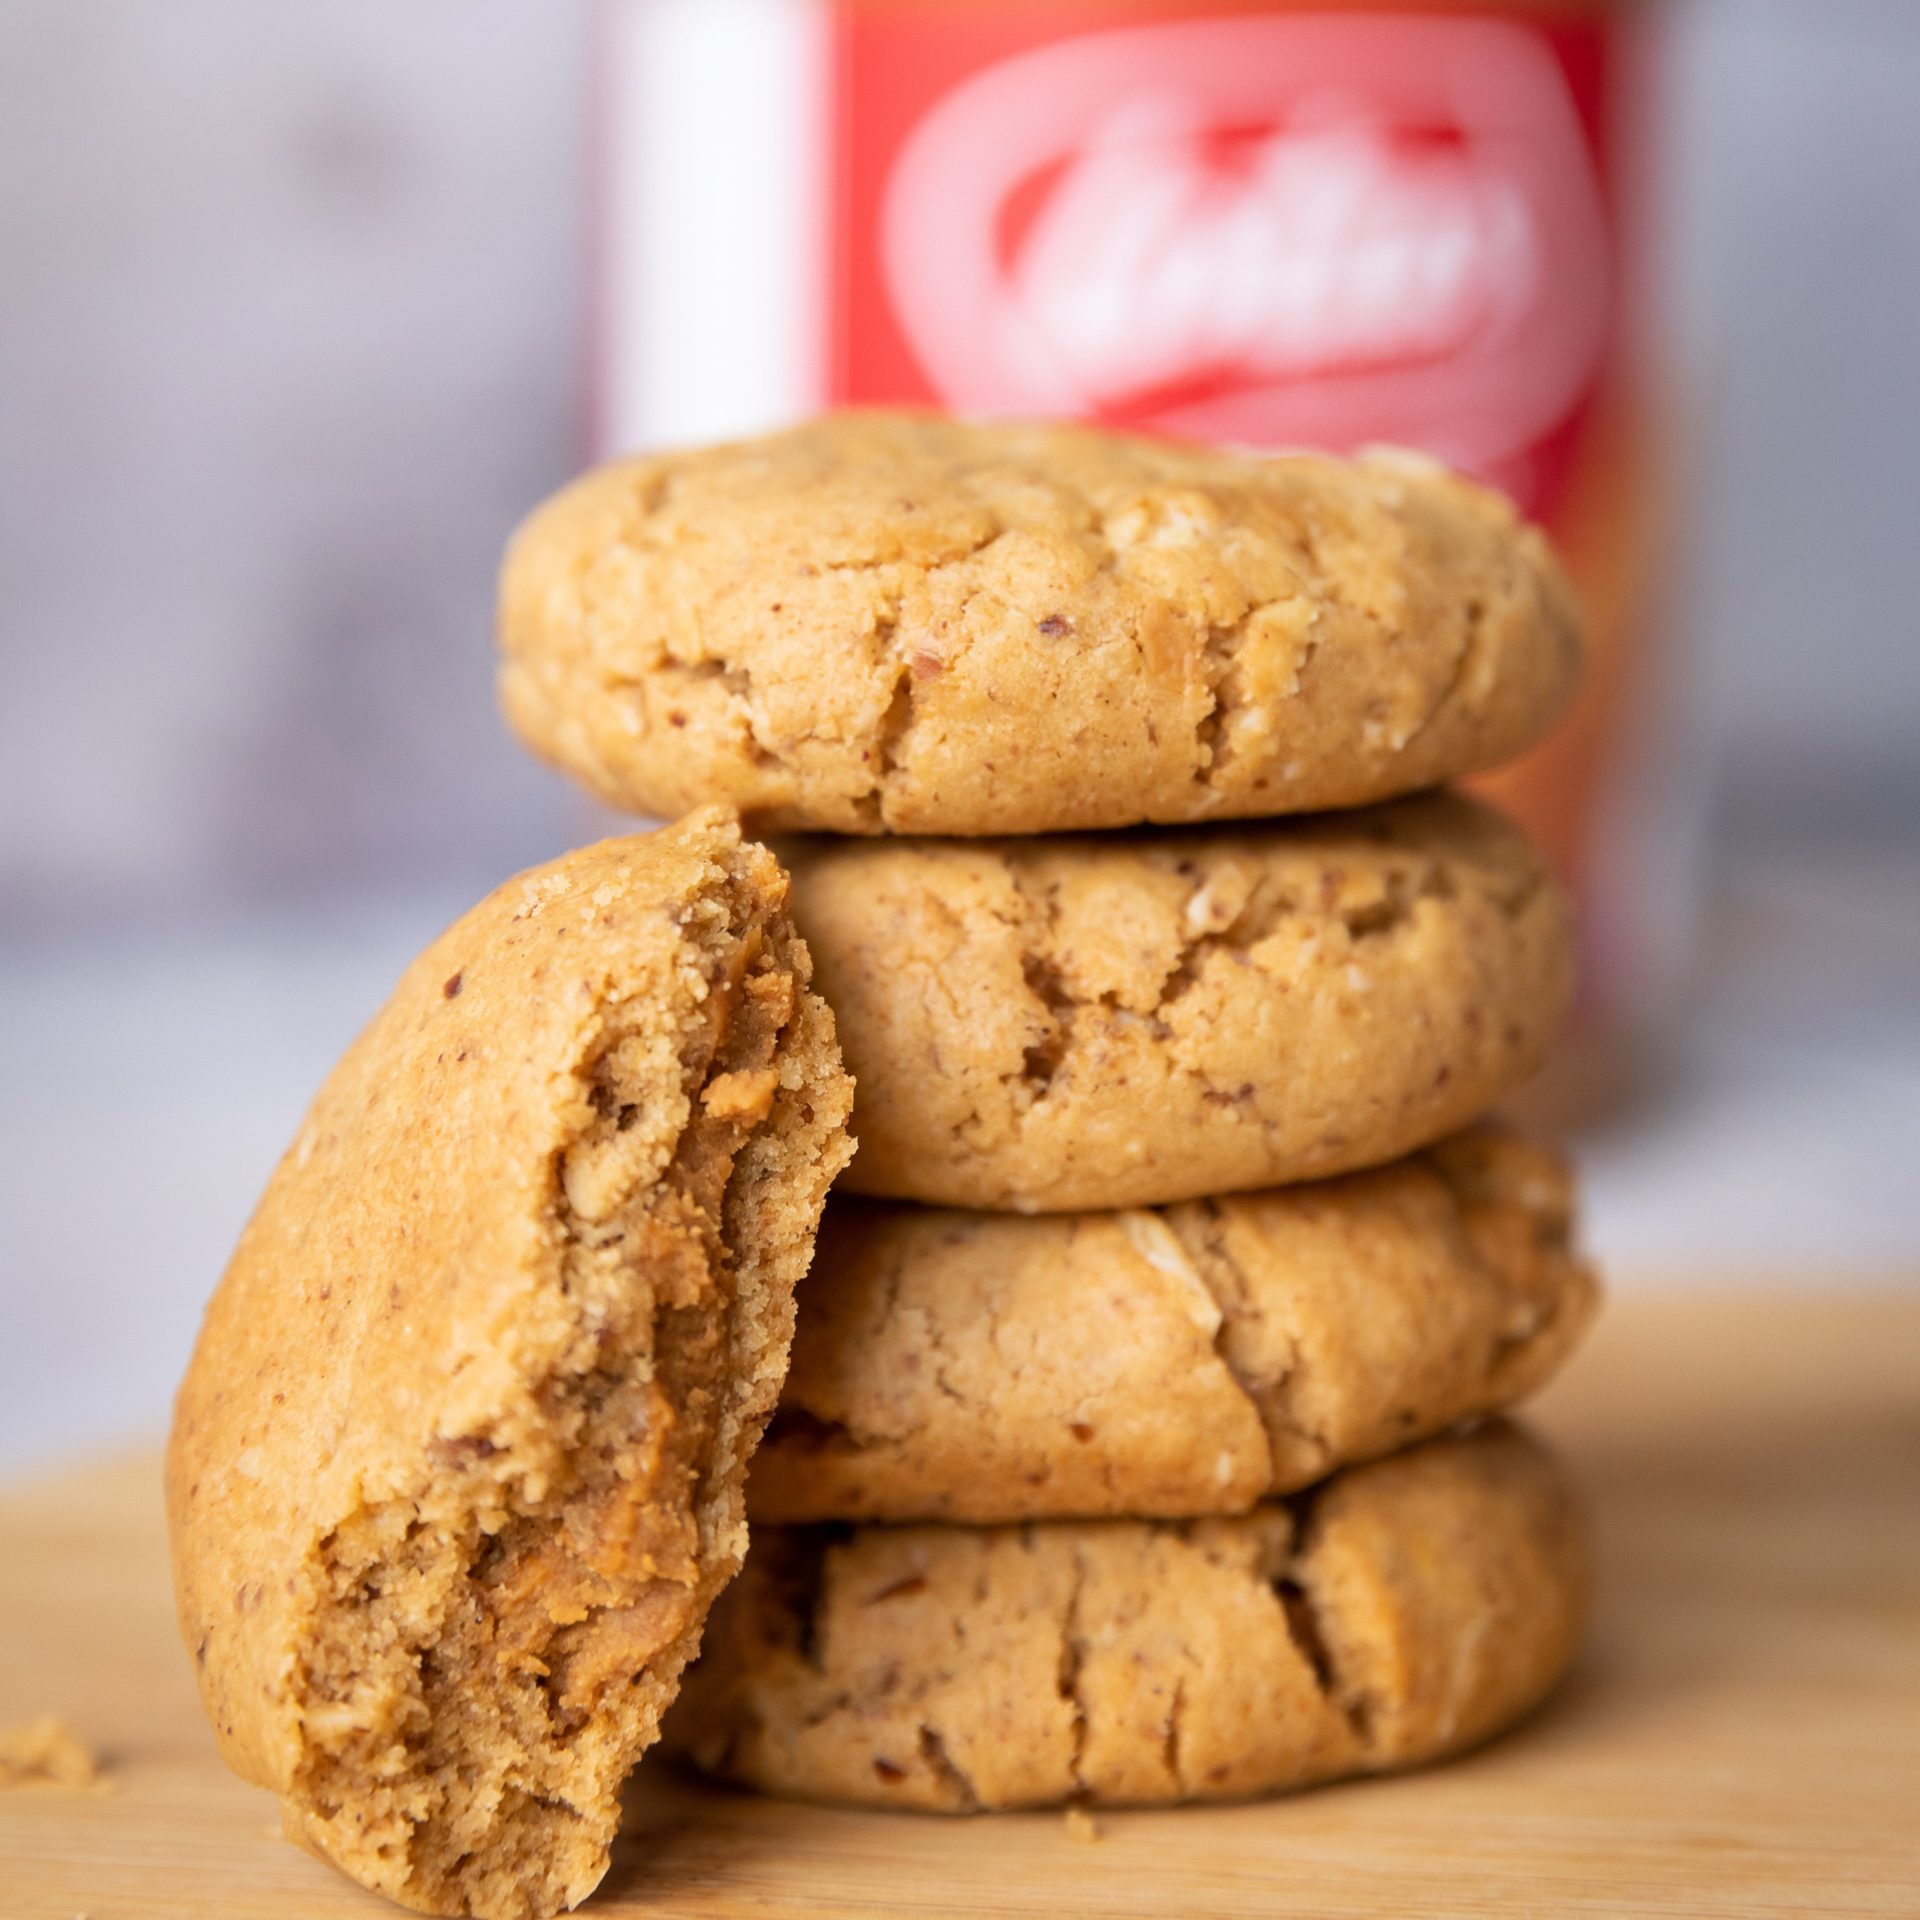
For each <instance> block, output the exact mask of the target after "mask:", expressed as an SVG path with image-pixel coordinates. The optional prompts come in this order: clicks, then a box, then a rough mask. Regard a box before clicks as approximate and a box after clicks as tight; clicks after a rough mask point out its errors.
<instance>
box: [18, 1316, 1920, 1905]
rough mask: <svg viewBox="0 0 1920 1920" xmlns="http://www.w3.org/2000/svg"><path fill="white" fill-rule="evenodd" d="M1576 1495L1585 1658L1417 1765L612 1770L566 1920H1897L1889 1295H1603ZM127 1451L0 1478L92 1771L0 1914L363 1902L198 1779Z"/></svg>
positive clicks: (1907, 1879)
mask: <svg viewBox="0 0 1920 1920" xmlns="http://www.w3.org/2000/svg"><path fill="white" fill-rule="evenodd" d="M1538 1424H1539V1425H1541V1426H1543V1427H1545V1428H1546V1429H1547V1430H1548V1431H1549V1432H1550V1433H1552V1434H1553V1435H1554V1436H1555V1437H1556V1438H1557V1439H1559V1440H1560V1441H1561V1442H1562V1443H1563V1444H1564V1448H1565V1450H1566V1451H1567V1453H1568V1454H1569V1455H1570V1456H1571V1458H1572V1460H1573V1462H1574V1464H1575V1467H1576V1469H1577V1470H1578V1472H1579V1474H1580V1477H1581V1478H1582V1479H1583V1480H1584V1482H1585V1483H1586V1485H1587V1487H1588V1489H1589V1491H1590V1493H1591V1495H1592V1497H1593V1501H1594V1504H1595V1507H1596V1509H1597V1519H1598V1526H1599V1537H1600V1552H1601V1575H1602V1584H1601V1592H1600V1598H1599V1606H1598V1612H1597V1616H1596V1619H1595V1622H1594V1630H1593V1634H1592V1639H1591V1643H1590V1646H1589V1649H1588V1651H1587V1653H1586V1655H1585V1657H1584V1658H1583V1659H1582V1661H1581V1663H1580V1665H1579V1667H1578V1668H1577V1669H1576V1671H1575V1673H1574V1675H1573V1677H1572V1679H1571V1681H1570V1682H1569V1683H1568V1685H1567V1686H1566V1687H1565V1688H1564V1689H1563V1690H1562V1691H1561V1693H1560V1694H1559V1695H1558V1696H1557V1697H1556V1699H1555V1700H1554V1701H1553V1702H1552V1703H1550V1704H1549V1705H1548V1707H1547V1708H1546V1709H1545V1710H1544V1711H1543V1712H1542V1713H1540V1714H1539V1715H1538V1716H1537V1717H1536V1718H1535V1719H1534V1720H1533V1721H1532V1722H1530V1723H1529V1724H1528V1725H1527V1726H1525V1727H1523V1728H1522V1729H1520V1730H1519V1731H1518V1732H1516V1733H1514V1734H1512V1735H1510V1736H1508V1737H1507V1738H1506V1739H1504V1740H1501V1741H1498V1742H1496V1743H1495V1744H1494V1745H1492V1746H1491V1747H1489V1748H1487V1749H1485V1750H1484V1751H1482V1752H1480V1753H1478V1754H1474V1755H1471V1756H1469V1757H1468V1758H1466V1759H1464V1760H1459V1761H1455V1762H1453V1763H1451V1764H1449V1765H1446V1766H1443V1767H1438V1768H1435V1769H1433V1770H1432V1771H1430V1772H1427V1773H1422V1774H1417V1775H1409V1776H1405V1777H1402V1778H1399V1779H1394V1780H1381V1781H1372V1782H1367V1783H1365V1784H1361V1785H1356V1786H1348V1787H1337V1788H1332V1789H1325V1790H1322V1791H1320V1792H1317V1793H1311V1794H1306V1795H1302V1796H1299V1797H1297V1798H1294V1799H1291V1800H1282V1801H1273V1802H1269V1803H1265V1804H1261V1805H1253V1806H1240V1807H1231V1808H1209V1809H1189V1810H1185V1811H1176V1812H1164V1813H1139V1814H1129V1815H1102V1816H1101V1818H1100V1821H1099V1830H1100V1831H1099V1838H1098V1839H1097V1840H1096V1841H1095V1842H1094V1843H1092V1844H1087V1843H1085V1842H1084V1841H1079V1840H1076V1839H1075V1838H1074V1837H1072V1836H1071V1835H1070V1834H1069V1831H1068V1829H1067V1826H1066V1823H1065V1822H1064V1821H1063V1820H1062V1819H1060V1818H1059V1817H1057V1816H1052V1815H1012V1816H1009V1815H1001V1816H996V1817H991V1818H978V1819H972V1820H961V1821H949V1820H941V1819H937V1818H928V1817H915V1816H910V1815H884V1814H851V1813H834V1812H828V1811H822V1810H819V1809H813V1808H805V1807H793V1806H782V1805H778V1804H775V1803H772V1802H767V1801H759V1800H754V1799H751V1798H748V1797H746V1796H741V1795H733V1794H727V1793H721V1792H717V1791H712V1790H708V1789H704V1788H701V1787H699V1786H696V1785H692V1784H690V1783H686V1782H683V1781H679V1780H676V1779H675V1778H674V1777H673V1776H671V1775H670V1774H667V1773H665V1772H664V1770H660V1769H655V1768H645V1769H643V1770H642V1771H643V1775H644V1778H643V1780H642V1782H641V1783H640V1786H639V1788H638V1789H637V1791H636V1792H635V1795H634V1800H633V1808H632V1814H631V1818H630V1822H629V1825H630V1827H631V1829H632V1831H631V1833H630V1835H629V1837H628V1838H626V1839H624V1840H623V1841H622V1842H621V1845H620V1848H619V1851H618V1853H617V1855H616V1857H615V1862H614V1867H613V1871H612V1873H611V1874H610V1875H609V1877H608V1880H607V1883H606V1885H605V1887H604V1888H603V1889H602V1891H601V1892H600V1894H599V1895H597V1896H596V1897H595V1899H594V1900H593V1901H592V1902H591V1903H590V1904H589V1906H588V1908H587V1909H586V1911H587V1912H588V1913H589V1914H600V1915H606V1916H613V1915H648V1916H654V1917H655V1920H667V1917H668V1916H672V1917H673V1920H679V1917H680V1916H692V1915H725V1916H742V1915H765V1916H776V1915H777V1916H782V1917H783V1920H785V1917H791V1920H808V1917H810V1916H823V1915H862V1916H866V1915H880V1914H915V1915H946V1916H969V1915H979V1914H1009V1915H1047V1916H1050V1917H1051V1920H1065V1917H1066V1916H1077V1915H1089V1916H1093V1915H1098V1916H1121V1915H1149V1914H1167V1915H1172V1914H1179V1915H1222V1916H1227V1915H1235V1916H1238V1915H1245V1916H1253V1915H1284V1914H1312V1915H1324V1916H1336V1915H1377V1916H1395V1920H1401V1917H1403V1916H1409V1915H1416V1914H1435V1915H1462V1916H1476V1915H1493V1914H1512V1915H1529V1916H1542V1915H1558V1914H1621V1913H1657V1914H1672V1915H1680V1914H1689V1915H1691V1914H1729V1915H1731V1914H1738V1915H1743V1916H1767V1915H1775V1914H1810V1913H1820V1914H1855V1913H1858V1914H1868V1913H1872V1914H1902V1915H1916V1914H1920V1292H1911V1293H1908V1294H1907V1295H1905V1296H1904V1297H1878V1298H1869V1297H1858V1296H1855V1297H1848V1296H1840V1297H1833V1298H1827V1299H1821V1300H1816V1299H1812V1298H1794V1297H1771V1298H1766V1297H1740V1296H1718V1297H1709V1298H1701V1297H1691V1298H1677V1299H1668V1300H1657V1299H1630V1300H1627V1301H1620V1302H1616V1303H1615V1304H1614V1306H1613V1307H1612V1309H1611V1311H1610V1312H1609V1314H1608V1316H1607V1318H1606V1320H1605V1321H1604V1322H1603V1324H1602V1327H1601V1329H1600V1330H1599V1332H1598V1333H1597V1334H1596V1335H1595V1338H1594V1340H1593V1343H1592V1345H1591V1347H1590V1348H1589V1349H1588V1351H1587V1352H1586V1353H1585V1354H1583V1355H1582V1356H1581V1358H1580V1359H1579V1361H1578V1362H1577V1363H1576V1365H1575V1367H1574V1369H1573V1371H1572V1374H1571V1375H1570V1377H1569V1378H1568V1379H1567V1380H1566V1381H1565V1382H1564V1383H1562V1384H1561V1385H1560V1386H1558V1387H1556V1388H1555V1389H1554V1391H1553V1392H1552V1393H1551V1394H1550V1395H1549V1396H1548V1398H1547V1400H1546V1401H1545V1402H1544V1403H1543V1404H1542V1406H1541V1407H1540V1409H1539V1418H1538ZM157 1478H158V1475H157V1466H156V1463H155V1461H154V1460H153V1459H152V1458H150V1457H148V1458H141V1459H136V1460H131V1461H122V1462H119V1463H115V1464H110V1465H107V1466H105V1467H97V1468H93V1469H90V1470H86V1471H80V1472H75V1473H73V1474H69V1475H66V1476H64V1477H60V1478H55V1479H50V1480H43V1481H40V1482H37V1483H35V1484H33V1485H30V1486H26V1487H21V1488H17V1489H14V1490H12V1491H10V1492H7V1493H4V1494H0V1727H5V1726H9V1725H12V1724H14V1723H15V1722H17V1721H20V1720H23V1719H28V1718H32V1717H35V1716H38V1715H40V1714H43V1713H48V1712H58V1713H60V1714H62V1715H64V1716H65V1717H66V1718H67V1719H68V1720H69V1721H70V1722H71V1723H72V1725H73V1726H74V1727H75V1728H76V1730H77V1731H79V1732H80V1733H81V1734H83V1735H84V1736H85V1737H86V1738H87V1739H89V1740H90V1741H91V1742H93V1743H94V1744H95V1745H96V1746H97V1747H98V1748H99V1750H100V1751H101V1753H102V1754H103V1756H104V1758H105V1760H106V1763H107V1767H108V1776H107V1777H108V1783H109V1784H108V1786H107V1788H106V1789H105V1790H101V1791H96V1792H75V1791H71V1790H66V1789H59V1788H53V1787H39V1786H36V1787H28V1788H18V1789H15V1790H12V1791H10V1792H4V1793H0V1916H4V1920H281V1917H282V1916H285V1917H287V1920H322V1916H327V1917H329V1920H331V1917H333V1916H339V1917H340V1920H348V1917H349V1916H359V1917H360V1920H370V1916H373V1915H376V1914H379V1913H382V1912H392V1911H393V1909H391V1908H389V1907H386V1906H385V1905H384V1904H383V1903H382V1902H380V1901H377V1900H375V1899H374V1898H373V1897H372V1896H370V1895H367V1894H364V1893H362V1892H360V1891H359V1889H357V1888H355V1887H353V1886H351V1885H349V1884H348V1883H347V1882H346V1881H344V1880H342V1879H341V1878H339V1877H338V1876H337V1875H335V1874H334V1873H332V1872H331V1871H330V1870H329V1869H328V1868H326V1867H324V1866H322V1865H320V1864H319V1863H318V1862H316V1861H314V1860H311V1859H309V1858H308V1857H307V1856H306V1855H304V1854H302V1853H299V1852H297V1851H295V1850H294V1849H293V1848H292V1847H290V1846H288V1845H287V1844H286V1843H285V1842H284V1841H282V1840H281V1839H280V1838H279V1837H278V1832H277V1826H276V1822H275V1815H274V1809H273V1804H272V1802H271V1800H270V1799H269V1798H268V1797H267V1796H266V1795H264V1794H261V1793H258V1792H256V1791H254V1790H253V1789H251V1788H248V1787H245V1786H242V1785H241V1784H240V1783H239V1782H238V1781H236V1780H234V1779H232V1778H231V1777H230V1776H228V1775H227V1774H226V1773H225V1772H224V1771H223V1769H222V1768H221V1766H220V1763H219V1761H218V1760H217V1759H216V1757H215V1754H214V1749H213V1742H212V1740H211V1738H210V1736H209V1735H208V1733H207V1730H206V1728H205V1726H204V1725H203V1724H202V1721H201V1718H200V1714H199V1710H198V1707H197V1704H196V1702H195V1699H194V1693H193V1686H192V1681H191V1678H190V1675H189V1672H188V1667H187V1661H186V1658H185V1656H184V1655H183V1654H182V1652H181V1651H180V1648H179V1646H178V1644H177V1642H176V1640H175V1637H174V1629H173V1619H172V1609H171V1603H170V1600H169V1596H168V1590H167V1575H166V1567H165V1560H164V1550H163V1541H162V1531H161V1521H160V1512H159V1496H158V1487H157Z"/></svg>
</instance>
